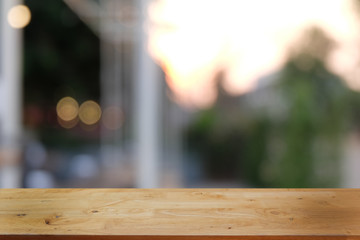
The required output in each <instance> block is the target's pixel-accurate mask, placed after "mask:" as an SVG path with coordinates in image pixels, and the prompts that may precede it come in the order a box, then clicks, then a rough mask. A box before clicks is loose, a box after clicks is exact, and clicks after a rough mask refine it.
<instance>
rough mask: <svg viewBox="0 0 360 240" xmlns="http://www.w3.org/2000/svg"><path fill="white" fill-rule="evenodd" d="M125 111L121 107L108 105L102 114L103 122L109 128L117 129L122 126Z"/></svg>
mask: <svg viewBox="0 0 360 240" xmlns="http://www.w3.org/2000/svg"><path fill="white" fill-rule="evenodd" d="M123 118H124V117H123V112H122V111H121V109H120V108H119V107H115V106H112V107H107V108H106V109H105V110H104V113H103V115H102V122H103V124H104V126H105V127H106V128H107V129H109V130H117V129H119V128H120V127H121V125H122V123H123V121H124V119H123Z"/></svg>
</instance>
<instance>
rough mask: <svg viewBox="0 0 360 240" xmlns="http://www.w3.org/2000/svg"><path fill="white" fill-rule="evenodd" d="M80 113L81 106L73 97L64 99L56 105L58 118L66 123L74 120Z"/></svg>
mask: <svg viewBox="0 0 360 240" xmlns="http://www.w3.org/2000/svg"><path fill="white" fill-rule="evenodd" d="M78 111H79V104H78V103H77V101H76V100H75V99H73V98H72V97H64V98H62V99H61V100H60V101H59V102H58V103H57V105H56V113H57V115H58V117H59V118H60V119H61V120H62V121H65V122H69V121H72V120H74V119H75V118H76V117H77V115H78Z"/></svg>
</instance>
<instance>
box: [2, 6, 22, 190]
mask: <svg viewBox="0 0 360 240" xmlns="http://www.w3.org/2000/svg"><path fill="white" fill-rule="evenodd" d="M21 3H22V1H20V0H2V1H0V4H1V8H0V10H1V11H2V12H1V20H0V23H1V24H2V26H1V34H0V37H1V38H2V39H1V44H2V46H1V54H0V55H1V58H2V59H1V64H2V66H1V85H0V87H1V88H2V89H1V95H0V101H1V106H0V111H1V113H0V124H1V126H0V134H1V135H0V141H1V142H0V157H1V159H0V187H1V188H14V187H20V186H21V166H20V153H21V148H20V140H21V132H22V130H21V119H22V116H21V109H22V97H21V96H22V89H21V69H22V57H21V54H22V30H19V29H14V28H12V27H10V25H9V24H8V21H7V14H8V11H9V9H10V8H11V7H13V6H14V5H17V4H21Z"/></svg>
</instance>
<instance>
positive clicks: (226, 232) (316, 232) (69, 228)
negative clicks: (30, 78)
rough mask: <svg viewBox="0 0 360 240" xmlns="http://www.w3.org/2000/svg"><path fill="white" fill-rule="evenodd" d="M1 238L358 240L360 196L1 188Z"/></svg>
mask: <svg viewBox="0 0 360 240" xmlns="http://www.w3.org/2000/svg"><path fill="white" fill-rule="evenodd" d="M0 239H13V240H15V239H70V240H73V239H90V240H91V239H94V240H95V239H106V240H113V239H121V240H124V239H130V240H140V239H147V240H155V239H160V240H165V239H176V240H183V239H188V240H198V239H207V240H218V239H249V240H257V239H267V240H275V239H279V240H285V239H294V240H296V239H360V189H0Z"/></svg>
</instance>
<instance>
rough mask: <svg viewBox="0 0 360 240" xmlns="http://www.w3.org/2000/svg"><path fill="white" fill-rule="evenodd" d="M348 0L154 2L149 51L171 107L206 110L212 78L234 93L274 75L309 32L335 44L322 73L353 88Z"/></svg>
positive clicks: (354, 33)
mask: <svg viewBox="0 0 360 240" xmlns="http://www.w3.org/2000/svg"><path fill="white" fill-rule="evenodd" d="M355 9H356V6H355V1H354V0H316V1H311V0H303V1H288V0H272V1H266V0H252V1H241V0H181V1H176V0H157V1H154V2H153V4H152V5H151V7H150V8H149V16H150V22H149V28H148V30H149V51H150V53H151V55H152V56H153V58H154V59H155V60H156V61H157V62H158V63H159V65H160V66H162V67H163V69H164V71H165V73H166V81H167V83H168V85H169V87H170V88H171V89H172V91H173V93H174V99H175V101H177V102H179V103H180V104H182V105H185V106H189V107H197V108H202V107H207V106H209V105H211V104H212V103H213V102H214V101H215V99H216V89H215V84H214V76H215V74H216V73H217V72H218V71H220V70H222V71H224V73H225V79H224V82H223V87H224V88H225V90H226V91H227V92H228V93H230V94H233V95H240V94H244V93H246V92H249V91H251V90H252V89H253V88H254V87H255V86H256V81H257V80H258V79H259V78H260V77H262V76H266V75H268V74H271V73H273V72H276V71H279V70H280V69H281V68H282V67H283V66H284V63H285V62H286V61H287V59H288V53H289V49H293V48H294V46H295V44H296V42H297V41H298V40H299V39H300V38H301V37H302V36H303V34H304V31H306V30H307V29H309V28H310V27H317V28H320V29H321V30H323V31H324V32H325V33H326V34H327V35H328V36H329V37H330V38H332V39H333V40H334V41H335V46H334V48H333V49H332V50H331V52H330V54H329V56H328V58H327V59H326V62H325V64H326V66H327V67H328V69H329V70H330V71H331V72H333V73H335V74H338V75H340V76H342V77H343V78H344V79H345V80H346V81H347V82H348V84H349V85H350V87H352V88H355V89H360V84H358V81H359V80H358V78H357V76H359V77H360V71H359V70H358V66H359V64H358V63H359V61H360V56H359V54H358V52H359V53H360V51H359V50H360V49H359V47H358V45H360V44H359V43H360V31H359V29H360V28H359V18H358V15H357V13H355V11H354V10H355Z"/></svg>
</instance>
